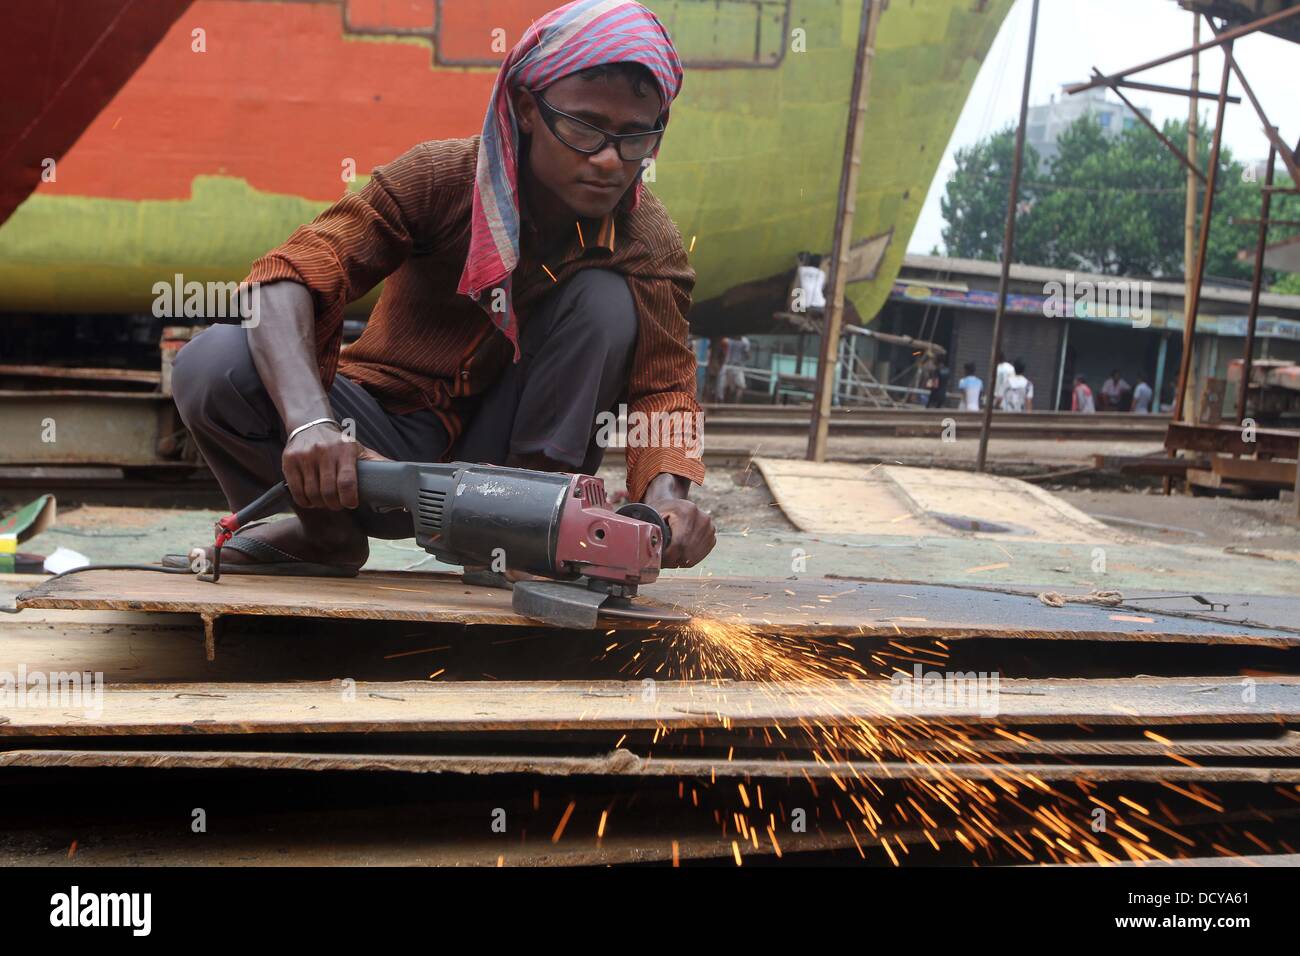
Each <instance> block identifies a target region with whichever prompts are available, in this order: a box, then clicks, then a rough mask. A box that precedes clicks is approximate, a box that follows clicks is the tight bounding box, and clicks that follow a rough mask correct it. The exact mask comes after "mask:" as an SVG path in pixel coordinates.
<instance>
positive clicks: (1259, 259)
mask: <svg viewBox="0 0 1300 956" xmlns="http://www.w3.org/2000/svg"><path fill="white" fill-rule="evenodd" d="M1276 157H1277V147H1276V146H1274V147H1272V148H1270V149H1269V151H1268V166H1267V167H1266V169H1265V172H1264V185H1265V186H1272V185H1273V163H1274V160H1275V159H1276ZM1272 202H1273V194H1272V193H1271V192H1268V191H1267V190H1265V191H1263V192H1262V193H1261V194H1260V199H1259V234H1258V236H1257V237H1256V239H1255V268H1254V271H1253V272H1252V273H1251V277H1250V306H1249V308H1248V309H1247V311H1246V342H1245V344H1244V345H1243V346H1242V350H1241V384H1240V385H1238V386H1237V421H1238V422H1244V421H1245V420H1246V396H1247V394H1248V393H1249V392H1250V367H1251V365H1252V363H1253V362H1254V360H1255V324H1256V321H1257V320H1258V319H1259V288H1260V284H1261V282H1262V280H1263V277H1264V247H1265V246H1267V245H1268V212H1269V207H1270V205H1271V204H1272Z"/></svg>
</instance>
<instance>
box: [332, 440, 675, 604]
mask: <svg viewBox="0 0 1300 956" xmlns="http://www.w3.org/2000/svg"><path fill="white" fill-rule="evenodd" d="M357 482H358V498H359V500H360V502H361V505H360V506H361V507H363V508H367V507H368V508H372V509H374V510H376V511H387V510H393V509H402V510H405V511H408V512H409V513H410V514H411V518H412V522H413V526H414V533H415V540H416V543H417V544H419V545H420V547H422V548H424V549H425V550H426V551H428V552H429V553H430V554H432V555H434V556H435V557H437V558H438V559H439V560H441V561H444V562H446V563H448V564H466V563H469V564H486V565H491V566H494V567H495V566H497V565H498V564H500V563H504V566H505V567H506V568H509V569H511V570H517V571H525V572H528V573H530V574H537V575H542V576H545V577H549V578H556V579H559V580H571V579H574V578H577V577H579V576H582V575H586V576H587V577H588V578H589V579H591V580H592V581H600V582H605V583H607V584H609V585H613V586H616V587H617V588H618V590H617V591H616V592H615V591H611V593H619V594H622V595H624V596H630V595H631V594H635V593H636V586H637V585H638V584H648V583H650V582H652V581H654V580H655V579H656V578H657V577H658V576H659V568H660V561H661V557H662V551H663V548H664V546H665V543H666V542H665V538H666V527H665V526H663V524H662V519H658V521H659V523H658V524H655V523H653V521H647V520H644V519H642V518H634V517H631V516H628V515H621V514H618V513H616V512H613V511H610V510H609V509H608V508H607V507H606V500H605V489H604V485H603V483H602V482H601V481H600V479H599V478H595V477H592V476H590V475H567V474H559V473H552V472H542V471H531V470H527V469H523V468H505V467H501V466H497V465H471V464H466V463H464V462H451V463H446V464H442V463H420V462H397V461H393V462H388V461H358V462H357ZM642 507H643V506H642ZM646 510H648V509H646ZM654 517H655V518H657V517H658V516H657V515H655V516H654Z"/></svg>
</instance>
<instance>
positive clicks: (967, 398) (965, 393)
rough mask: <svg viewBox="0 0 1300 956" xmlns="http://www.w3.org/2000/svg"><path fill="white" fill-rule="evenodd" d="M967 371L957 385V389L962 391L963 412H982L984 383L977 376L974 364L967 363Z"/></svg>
mask: <svg viewBox="0 0 1300 956" xmlns="http://www.w3.org/2000/svg"><path fill="white" fill-rule="evenodd" d="M965 370H966V374H965V376H963V378H962V380H961V381H960V382H958V383H957V388H958V389H960V390H961V410H962V411H964V412H978V411H979V410H980V394H981V393H982V392H983V391H984V382H983V380H982V379H981V378H980V377H979V376H978V375H976V374H975V363H974V362H967V363H966V366H965Z"/></svg>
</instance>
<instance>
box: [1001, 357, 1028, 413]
mask: <svg viewBox="0 0 1300 956" xmlns="http://www.w3.org/2000/svg"><path fill="white" fill-rule="evenodd" d="M1002 410H1003V411H1007V412H1032V411H1033V410H1034V383H1033V382H1031V381H1029V379H1028V378H1026V377H1025V360H1024V359H1016V361H1015V364H1014V365H1012V367H1011V377H1010V378H1008V379H1007V388H1006V391H1005V392H1003V393H1002Z"/></svg>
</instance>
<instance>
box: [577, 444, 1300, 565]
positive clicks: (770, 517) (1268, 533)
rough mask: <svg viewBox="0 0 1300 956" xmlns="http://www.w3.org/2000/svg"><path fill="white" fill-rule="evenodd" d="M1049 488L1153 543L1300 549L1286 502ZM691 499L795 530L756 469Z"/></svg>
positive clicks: (752, 525)
mask: <svg viewBox="0 0 1300 956" xmlns="http://www.w3.org/2000/svg"><path fill="white" fill-rule="evenodd" d="M600 475H601V477H602V478H604V479H605V486H606V487H607V488H622V487H623V481H624V472H623V468H622V467H621V466H614V465H610V466H606V467H603V468H601V470H600ZM1047 490H1049V491H1051V492H1052V493H1053V494H1056V495H1059V496H1060V497H1061V498H1062V499H1063V500H1064V501H1066V502H1068V503H1069V504H1071V505H1074V506H1075V507H1076V508H1078V509H1079V510H1081V511H1083V512H1085V513H1087V514H1089V515H1092V516H1093V517H1094V518H1097V519H1099V520H1101V521H1105V522H1106V523H1107V524H1111V525H1113V526H1114V527H1116V528H1118V529H1120V530H1122V531H1125V532H1128V533H1130V534H1134V535H1137V536H1139V537H1144V538H1147V539H1148V540H1151V541H1154V542H1161V543H1167V544H1193V545H1195V544H1202V545H1211V546H1216V547H1225V548H1226V547H1240V548H1263V549H1276V550H1284V551H1300V522H1297V521H1296V519H1295V504H1294V503H1293V502H1290V501H1243V500H1237V499H1233V498H1210V497H1205V498H1194V497H1191V496H1190V495H1180V494H1173V495H1170V496H1169V497H1165V496H1164V495H1162V494H1160V491H1159V489H1158V488H1155V489H1145V488H1130V489H1125V490H1093V489H1078V488H1070V487H1063V486H1047ZM691 500H692V501H695V502H696V503H697V504H699V505H700V506H701V507H702V508H704V509H705V510H706V511H708V512H709V513H710V514H711V515H712V516H713V522H714V526H715V527H716V528H717V530H718V531H719V532H739V531H745V530H747V529H748V530H755V531H759V530H762V531H793V530H795V529H794V526H793V525H792V524H790V522H789V521H788V520H787V519H786V517H785V516H784V515H783V514H782V513H781V510H780V509H779V508H778V507H777V506H776V503H775V502H774V501H773V500H772V495H771V493H770V492H769V491H768V490H767V485H766V484H765V483H764V482H763V478H762V475H760V474H759V473H758V470H757V469H753V468H751V469H749V470H745V469H740V468H716V467H715V468H710V469H709V470H708V471H707V473H706V475H705V479H704V487H703V488H694V487H693V488H692V489H691ZM1108 519H1119V520H1108ZM1138 522H1141V523H1140V524H1139V523H1138ZM1147 525H1158V526H1160V527H1147Z"/></svg>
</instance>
